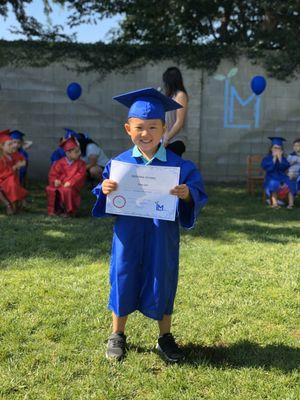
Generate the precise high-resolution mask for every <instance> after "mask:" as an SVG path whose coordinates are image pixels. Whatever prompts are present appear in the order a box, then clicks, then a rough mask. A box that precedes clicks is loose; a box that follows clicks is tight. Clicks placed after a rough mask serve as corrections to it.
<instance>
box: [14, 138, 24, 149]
mask: <svg viewBox="0 0 300 400" xmlns="http://www.w3.org/2000/svg"><path fill="white" fill-rule="evenodd" d="M21 146H22V140H19V139H13V140H12V148H13V151H14V152H15V151H17V150H19V149H20V148H21Z"/></svg>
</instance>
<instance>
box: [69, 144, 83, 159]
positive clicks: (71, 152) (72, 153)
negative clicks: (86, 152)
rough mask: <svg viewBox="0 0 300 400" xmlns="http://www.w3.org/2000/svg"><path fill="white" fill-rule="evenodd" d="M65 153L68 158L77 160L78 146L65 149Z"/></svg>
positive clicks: (79, 154)
mask: <svg viewBox="0 0 300 400" xmlns="http://www.w3.org/2000/svg"><path fill="white" fill-rule="evenodd" d="M66 155H67V157H68V159H69V160H71V161H76V160H78V159H79V158H80V156H81V151H80V147H74V149H72V150H69V151H67V152H66Z"/></svg>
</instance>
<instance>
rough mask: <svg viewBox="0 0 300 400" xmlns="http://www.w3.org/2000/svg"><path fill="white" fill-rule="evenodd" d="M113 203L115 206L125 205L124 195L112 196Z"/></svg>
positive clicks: (121, 206)
mask: <svg viewBox="0 0 300 400" xmlns="http://www.w3.org/2000/svg"><path fill="white" fill-rule="evenodd" d="M113 205H114V206H115V207H116V208H123V207H125V205H126V199H125V197H124V196H121V195H120V194H119V195H117V196H115V197H114V198H113Z"/></svg>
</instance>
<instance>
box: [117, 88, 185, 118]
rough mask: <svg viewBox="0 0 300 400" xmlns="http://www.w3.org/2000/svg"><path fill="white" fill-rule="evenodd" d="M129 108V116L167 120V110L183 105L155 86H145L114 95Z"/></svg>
mask: <svg viewBox="0 0 300 400" xmlns="http://www.w3.org/2000/svg"><path fill="white" fill-rule="evenodd" d="M113 99H114V100H117V101H118V102H119V103H121V104H123V105H124V106H126V107H128V108H129V111H128V118H141V119H161V120H162V121H165V113H166V112H167V111H172V110H177V109H179V108H182V105H181V104H179V103H177V102H176V101H174V100H173V99H171V98H170V97H167V96H165V95H164V94H162V93H161V92H159V91H158V90H156V89H154V88H145V89H139V90H135V91H133V92H128V93H124V94H120V95H118V96H114V97H113Z"/></svg>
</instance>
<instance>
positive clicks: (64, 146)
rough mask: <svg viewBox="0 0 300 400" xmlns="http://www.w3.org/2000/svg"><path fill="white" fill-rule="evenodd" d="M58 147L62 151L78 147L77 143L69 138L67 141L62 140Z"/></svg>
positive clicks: (72, 138)
mask: <svg viewBox="0 0 300 400" xmlns="http://www.w3.org/2000/svg"><path fill="white" fill-rule="evenodd" d="M60 147H62V149H63V150H64V151H69V150H72V149H75V147H79V143H78V141H77V140H76V139H75V138H74V137H72V136H71V137H69V138H68V139H66V140H64V141H63V142H62V143H61V144H60Z"/></svg>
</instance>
